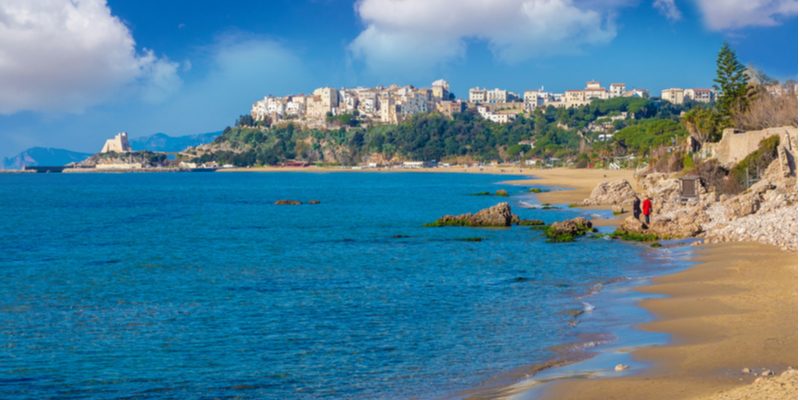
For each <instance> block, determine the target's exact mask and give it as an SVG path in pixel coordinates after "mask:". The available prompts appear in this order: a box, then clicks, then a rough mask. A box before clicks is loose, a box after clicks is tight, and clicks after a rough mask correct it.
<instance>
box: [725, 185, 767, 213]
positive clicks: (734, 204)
mask: <svg viewBox="0 0 800 400" xmlns="http://www.w3.org/2000/svg"><path fill="white" fill-rule="evenodd" d="M761 200H762V198H761V195H760V194H758V193H755V192H750V193H745V194H742V195H739V196H735V197H733V198H731V199H729V200H726V201H725V202H724V203H723V206H724V207H725V217H727V218H728V219H737V218H742V217H746V216H748V215H750V214H755V213H756V211H758V208H759V206H761Z"/></svg>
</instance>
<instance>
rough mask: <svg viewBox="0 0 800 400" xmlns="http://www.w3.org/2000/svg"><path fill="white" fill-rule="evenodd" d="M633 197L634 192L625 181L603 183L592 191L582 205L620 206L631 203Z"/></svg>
mask: <svg viewBox="0 0 800 400" xmlns="http://www.w3.org/2000/svg"><path fill="white" fill-rule="evenodd" d="M635 195H636V191H634V190H633V187H631V184H630V183H628V181H627V180H625V179H620V180H618V181H611V182H603V183H600V184H599V185H597V187H596V188H594V190H592V194H590V195H589V198H588V199H585V200H584V201H583V205H584V206H596V205H601V204H622V203H627V202H631V201H633V196H635Z"/></svg>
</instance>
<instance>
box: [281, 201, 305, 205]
mask: <svg viewBox="0 0 800 400" xmlns="http://www.w3.org/2000/svg"><path fill="white" fill-rule="evenodd" d="M275 204H278V205H290V206H297V205H300V204H303V203H302V202H299V201H297V200H278V201H276V202H275Z"/></svg>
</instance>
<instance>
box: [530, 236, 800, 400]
mask: <svg viewBox="0 0 800 400" xmlns="http://www.w3.org/2000/svg"><path fill="white" fill-rule="evenodd" d="M697 258H698V260H699V261H701V262H702V263H701V264H699V265H696V266H693V267H692V268H690V269H688V270H686V271H683V272H680V273H677V274H673V275H667V276H663V277H659V278H656V279H654V280H653V285H651V286H645V287H641V288H639V289H637V290H639V291H642V292H647V293H658V294H665V295H668V296H669V297H667V298H660V299H650V300H645V301H642V302H641V303H640V305H641V306H642V307H644V308H645V309H647V310H649V311H650V312H652V313H653V314H654V315H655V317H656V321H654V322H651V323H647V324H644V325H642V326H640V327H639V328H640V329H643V330H646V331H653V332H665V333H669V334H671V342H672V343H671V344H669V345H666V346H658V347H653V348H646V349H641V350H637V351H634V352H633V353H632V356H633V357H634V358H635V359H637V360H641V361H645V362H649V363H652V364H653V366H652V367H651V368H647V369H645V371H644V372H643V373H641V374H635V375H631V376H625V377H620V378H606V379H593V380H592V379H587V380H565V381H560V382H557V383H555V384H553V385H551V386H550V387H549V388H547V389H546V396H545V398H546V399H564V400H567V399H654V400H657V399H717V398H719V399H722V398H732V399H733V398H767V396H756V397H739V396H737V395H736V393H737V392H736V391H738V393H744V392H742V391H743V390H744V391H746V390H747V389H743V388H740V387H741V386H743V385H746V384H750V383H752V382H754V381H755V380H756V379H757V378H758V377H760V376H761V373H762V372H763V371H764V370H765V369H769V370H772V371H774V372H776V373H780V372H782V371H785V370H786V369H788V368H789V367H792V368H794V369H796V368H797V339H798V337H797V310H798V309H797V253H789V252H783V251H780V250H779V249H777V248H775V247H772V246H767V245H763V244H756V243H726V244H715V245H710V246H705V248H703V249H701V250H699V251H698V256H697ZM613 367H614V366H611V365H610V366H609V369H613ZM743 368H749V369H750V370H752V372H751V373H749V374H746V373H743V372H742V369H743ZM754 373H756V374H758V376H754V375H753V374H754ZM796 382H797V380H796V375H795V376H794V388H795V389H794V392H793V394H792V395H791V396H790V397H780V396H778V397H772V396H770V397H769V398H780V399H783V398H797V391H796ZM761 385H762V386H763V387H765V388H766V387H767V385H765V384H764V383H761ZM756 389H758V387H756ZM729 390H734V391H733V392H725V391H729ZM721 392H722V393H721ZM756 392H759V393H760V391H759V390H756ZM788 393H791V390H788Z"/></svg>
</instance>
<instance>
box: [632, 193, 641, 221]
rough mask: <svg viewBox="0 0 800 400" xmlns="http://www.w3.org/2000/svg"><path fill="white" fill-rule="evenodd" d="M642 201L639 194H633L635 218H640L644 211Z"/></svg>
mask: <svg viewBox="0 0 800 400" xmlns="http://www.w3.org/2000/svg"><path fill="white" fill-rule="evenodd" d="M641 204H642V201H641V200H639V196H633V218H636V219H637V220H638V219H639V214H641V213H642V208H641V207H640V206H641Z"/></svg>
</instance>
